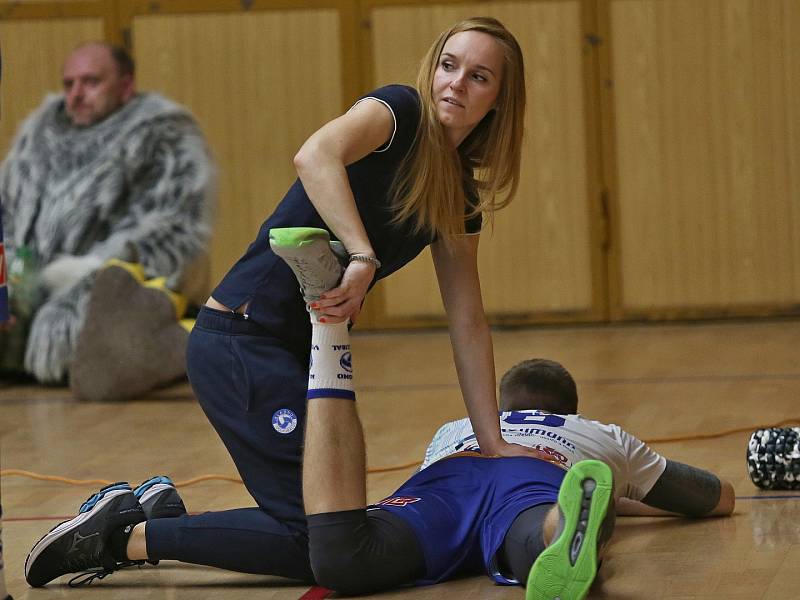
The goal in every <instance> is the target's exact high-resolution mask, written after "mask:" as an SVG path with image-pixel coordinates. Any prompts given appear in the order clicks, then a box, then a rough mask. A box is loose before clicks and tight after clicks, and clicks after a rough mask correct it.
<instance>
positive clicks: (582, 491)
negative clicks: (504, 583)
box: [525, 460, 616, 600]
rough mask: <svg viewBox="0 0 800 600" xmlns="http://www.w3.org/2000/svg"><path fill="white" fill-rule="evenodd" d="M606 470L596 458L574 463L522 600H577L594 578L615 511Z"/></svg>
mask: <svg viewBox="0 0 800 600" xmlns="http://www.w3.org/2000/svg"><path fill="white" fill-rule="evenodd" d="M613 487H614V481H613V476H612V475H611V469H610V468H609V467H608V465H606V464H605V463H603V462H600V461H598V460H584V461H581V462H578V463H575V464H574V465H573V466H572V468H571V469H570V470H569V472H568V473H567V475H566V476H565V477H564V481H563V482H562V483H561V489H560V490H559V492H558V508H559V510H560V512H561V518H560V519H559V528H558V531H557V532H556V536H555V540H554V541H553V542H552V543H551V544H550V545H549V546H548V547H547V548H545V549H544V551H543V552H542V553H541V554H540V555H539V557H538V558H537V559H536V562H534V563H533V567H531V571H530V574H529V575H528V585H527V588H526V590H525V599H526V600H582V599H583V598H585V597H586V594H587V593H588V592H589V587H590V586H591V585H592V582H593V581H594V578H595V575H596V574H597V561H598V552H599V550H600V548H601V547H602V546H603V545H605V543H606V542H607V541H608V539H609V538H610V537H611V532H612V531H613V527H614V520H615V515H616V513H615V511H614V496H613Z"/></svg>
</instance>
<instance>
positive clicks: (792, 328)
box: [0, 320, 800, 600]
mask: <svg viewBox="0 0 800 600" xmlns="http://www.w3.org/2000/svg"><path fill="white" fill-rule="evenodd" d="M353 345H354V360H355V365H356V373H357V388H358V390H359V400H358V402H359V407H360V410H361V415H362V418H363V421H364V425H365V429H366V435H367V444H368V452H369V458H368V460H369V465H370V466H371V467H384V466H392V465H400V464H404V463H409V462H412V461H415V460H418V459H419V458H420V457H421V455H422V452H423V450H424V448H425V446H426V444H427V442H428V440H429V439H430V437H431V435H432V434H433V433H434V431H435V430H436V429H437V427H438V426H439V425H440V424H441V423H442V422H443V421H444V420H446V419H453V418H458V417H461V416H463V410H464V409H463V406H462V403H461V400H460V398H459V391H458V388H457V386H456V385H455V376H454V372H453V368H452V366H451V363H450V349H449V345H448V340H447V337H446V334H445V333H441V332H435V333H422V334H391V335H389V334H380V335H378V334H362V335H359V336H356V337H355V339H354V342H353ZM495 354H496V361H497V367H498V374H499V373H502V371H503V370H505V369H506V368H508V367H509V366H511V365H512V364H514V363H515V362H517V361H519V360H522V359H525V358H530V357H535V356H541V357H548V358H553V359H556V360H559V361H561V362H562V363H563V364H564V365H565V366H567V368H569V369H570V370H571V371H572V373H573V374H574V376H575V378H576V380H577V382H578V388H579V392H580V395H581V412H582V413H583V414H584V415H587V416H590V417H592V418H596V419H600V420H603V421H611V422H615V423H618V424H620V425H622V426H623V427H625V428H626V429H628V430H629V431H631V432H633V433H635V434H636V435H638V436H639V437H641V438H643V439H645V440H648V439H653V438H659V437H665V436H678V435H687V434H705V433H711V432H717V431H723V430H728V429H733V428H739V427H744V428H748V429H755V428H757V427H758V426H761V425H765V424H771V423H775V422H777V421H780V420H782V419H787V418H790V417H800V321H792V320H773V321H752V322H721V323H706V324H700V325H698V324H685V325H684V324H679V325H649V326H640V325H626V326H608V327H606V326H586V327H573V328H564V327H558V328H538V329H524V330H506V331H502V330H501V331H497V332H495ZM0 434H2V454H0V459H1V461H2V462H0V464H1V465H2V467H3V468H4V469H11V468H16V469H26V470H30V471H35V472H39V473H46V474H51V475H62V476H66V477H70V478H100V479H108V480H112V481H118V480H128V481H131V482H134V483H138V482H139V481H141V480H143V479H145V478H147V477H148V476H150V475H151V474H158V473H167V474H169V475H171V476H172V477H173V478H174V479H175V480H186V479H189V478H192V477H194V476H198V475H203V474H207V473H218V474H225V475H235V472H234V469H233V466H232V463H231V462H230V459H229V458H228V457H227V455H226V452H225V450H224V449H223V447H222V445H221V443H220V442H219V441H218V440H217V438H216V436H215V434H214V432H213V431H212V429H211V427H210V426H209V425H208V423H207V422H206V421H205V418H204V417H203V415H202V413H201V411H200V410H199V408H198V407H197V405H196V404H195V402H194V400H193V398H192V394H191V391H190V389H189V388H188V386H187V385H185V384H180V385H177V386H174V387H171V388H168V389H165V390H162V391H160V392H158V393H156V394H152V395H151V396H150V397H148V398H146V399H143V400H140V401H136V402H126V403H122V404H100V403H81V402H77V401H75V400H73V399H72V398H71V397H70V394H69V390H67V389H65V388H39V387H33V386H29V387H10V386H8V385H7V384H6V385H3V384H0ZM747 439H748V433H740V434H733V435H728V436H726V437H722V438H719V439H713V440H706V441H689V442H680V443H658V444H655V445H654V447H655V448H656V449H657V450H658V451H660V452H662V453H663V454H665V455H666V456H668V457H671V458H674V459H676V460H680V461H683V462H688V463H692V464H695V465H698V466H702V467H705V468H708V469H711V470H713V471H715V472H717V473H719V474H720V475H721V476H723V477H725V478H727V479H729V480H731V481H732V482H733V484H734V486H735V488H736V493H737V496H738V503H737V509H736V514H735V515H734V517H732V518H730V519H715V520H694V521H692V520H682V519H641V518H640V519H634V518H621V519H619V520H618V527H617V531H616V533H615V541H614V542H613V544H612V546H611V549H610V553H609V556H608V558H607V559H606V561H605V564H604V565H603V568H602V570H601V573H600V576H599V578H598V581H597V582H596V584H595V586H594V587H593V589H592V592H591V594H590V596H589V597H590V598H613V599H615V600H633V599H642V600H653V599H670V600H678V599H681V600H683V599H689V598H694V599H708V600H710V599H720V600H722V599H724V600H739V599H741V600H754V599H758V598H780V599H788V598H800V568H798V565H800V505H798V498H800V494H793V493H787V492H784V493H765V492H760V491H759V490H757V489H756V488H755V487H754V486H753V485H752V484H751V482H750V480H749V478H748V475H747V471H746V467H745V448H746V442H747ZM409 473H410V470H409V469H406V470H402V471H396V472H389V473H381V474H374V475H370V477H369V498H370V500H377V499H379V498H381V497H383V496H384V495H387V494H389V493H391V492H392V491H393V489H394V487H395V486H396V485H397V484H399V483H400V482H401V481H402V480H403V479H404V478H405V477H406V476H407V475H408V474H409ZM95 487H98V486H92V485H88V486H79V487H74V486H69V485H65V484H61V483H54V482H43V481H35V480H31V479H27V478H23V477H18V476H7V477H4V478H3V480H2V494H3V496H2V500H3V508H4V510H5V511H6V514H5V517H6V522H5V523H4V532H3V537H4V539H3V541H4V542H5V559H6V571H7V572H6V578H7V580H8V581H7V583H8V586H9V588H10V591H11V592H12V593H13V595H14V596H15V598H16V599H17V600H20V599H23V600H25V599H27V600H45V599H48V598H62V597H63V598H75V599H78V598H91V599H93V600H106V599H112V598H113V599H131V598H154V599H155V598H158V599H162V598H163V599H170V600H204V599H212V598H213V599H222V600H233V599H239V598H259V599H261V600H267V599H272V598H276V599H277V598H279V599H289V598H300V597H301V596H303V595H304V594H305V593H306V592H307V591H308V589H309V588H308V586H300V585H296V584H293V583H291V582H287V581H284V580H281V579H277V578H269V577H256V576H246V575H240V574H235V573H226V572H223V571H218V570H215V569H208V568H198V567H193V566H187V565H181V564H177V563H172V564H167V563H162V565H160V566H158V567H146V568H142V569H141V570H136V569H133V570H127V571H123V572H119V573H116V574H114V575H113V576H112V577H109V578H107V579H105V580H104V581H101V582H96V583H95V584H93V585H92V586H91V587H90V588H89V589H79V590H73V589H69V588H67V587H66V585H65V583H64V582H63V580H60V581H59V582H57V583H54V584H51V585H50V586H48V587H47V588H44V589H38V590H32V589H29V588H28V587H27V585H26V584H25V582H24V579H23V563H24V560H25V556H26V554H27V552H28V550H29V549H30V548H31V546H32V545H33V543H35V542H36V540H37V539H38V538H39V537H40V536H41V535H42V534H43V533H44V532H45V531H47V530H48V529H50V528H51V527H52V526H53V525H55V524H56V523H57V522H58V521H59V520H62V519H64V518H66V517H67V516H71V515H72V514H73V513H74V511H75V510H76V509H77V507H78V505H79V504H80V503H81V502H82V501H83V500H85V499H86V497H88V496H89V495H90V494H91V493H92V491H93V489H94V488H95ZM181 493H182V495H183V497H184V499H185V500H186V504H187V506H188V507H189V509H190V510H191V511H205V510H215V509H222V508H231V507H234V506H245V505H251V502H250V501H249V499H248V496H247V494H246V493H245V492H244V490H243V488H242V487H241V486H240V485H239V484H235V483H228V482H224V481H209V482H205V483H200V484H196V485H193V486H188V487H184V488H182V489H181ZM380 597H381V598H386V599H390V598H404V599H405V598H408V599H419V598H430V599H434V598H435V599H436V600H440V599H441V598H471V599H484V598H486V599H506V598H522V597H523V593H522V590H521V589H519V588H514V587H499V586H495V585H493V584H492V583H491V582H490V581H489V579H488V578H487V577H483V576H476V577H471V578H468V579H463V580H459V581H456V582H450V583H446V584H442V585H439V586H432V587H428V588H412V589H406V590H400V591H394V592H390V593H386V594H381V595H380Z"/></svg>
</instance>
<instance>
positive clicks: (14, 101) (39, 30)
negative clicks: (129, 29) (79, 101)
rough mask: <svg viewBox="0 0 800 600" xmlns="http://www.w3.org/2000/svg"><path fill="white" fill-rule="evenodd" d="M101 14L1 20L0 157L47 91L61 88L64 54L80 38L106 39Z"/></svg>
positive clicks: (57, 90) (78, 41) (79, 41)
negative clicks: (80, 16) (69, 17)
mask: <svg viewBox="0 0 800 600" xmlns="http://www.w3.org/2000/svg"><path fill="white" fill-rule="evenodd" d="M103 32H104V23H103V19H102V18H71V19H66V18H59V19H30V20H29V19H19V20H4V21H0V43H2V49H3V84H2V86H0V88H1V90H0V110H2V118H0V156H3V157H4V156H5V155H6V152H7V151H8V148H9V146H10V145H11V140H12V138H13V136H14V133H15V132H16V131H17V129H18V127H19V125H20V124H21V122H22V121H23V119H25V117H27V116H28V114H29V113H30V112H31V111H32V110H33V109H34V108H36V107H37V106H39V104H41V102H42V100H43V99H44V96H45V94H47V93H49V92H59V91H60V90H61V68H62V65H63V61H64V58H66V56H67V54H69V53H70V51H71V50H72V49H73V48H74V47H75V46H76V45H77V44H79V43H81V42H83V41H86V40H97V39H103Z"/></svg>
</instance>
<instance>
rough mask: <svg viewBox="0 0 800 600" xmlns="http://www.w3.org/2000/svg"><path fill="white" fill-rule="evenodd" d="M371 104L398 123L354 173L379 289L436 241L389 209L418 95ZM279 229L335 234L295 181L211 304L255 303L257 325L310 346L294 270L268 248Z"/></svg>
mask: <svg viewBox="0 0 800 600" xmlns="http://www.w3.org/2000/svg"><path fill="white" fill-rule="evenodd" d="M365 98H372V99H375V100H378V101H380V102H382V103H383V104H384V105H386V106H387V107H388V108H389V110H391V112H392V115H393V117H394V123H395V128H394V132H393V134H392V137H391V138H390V140H389V141H388V142H387V143H386V144H385V145H384V146H382V147H381V148H378V149H377V150H375V151H374V152H372V153H370V154H368V155H367V156H365V157H364V158H362V159H361V160H359V161H357V162H355V163H353V164H351V165H349V166H348V167H347V176H348V180H349V182H350V187H351V188H352V190H353V196H354V197H355V201H356V206H357V208H358V212H359V215H360V216H361V220H362V221H363V223H364V227H365V229H366V231H367V235H368V236H369V239H370V243H371V244H372V248H373V249H374V250H375V254H376V255H377V257H378V259H379V260H380V261H381V263H382V266H381V268H380V269H378V271H377V272H376V274H375V281H377V280H379V279H382V278H384V277H386V276H387V275H390V274H391V273H393V272H394V271H396V270H397V269H399V268H401V267H402V266H403V265H405V264H406V263H408V262H410V261H411V260H412V259H414V257H416V256H417V255H418V254H419V253H420V252H421V251H422V249H423V248H425V246H427V245H428V244H430V243H431V242H432V241H433V240H434V236H433V235H432V234H431V233H430V232H425V231H423V232H416V233H415V232H414V230H413V223H411V222H408V221H407V222H405V223H401V224H398V223H393V222H392V216H393V213H392V208H391V206H390V203H391V198H390V195H389V192H390V190H391V187H392V182H393V181H394V177H395V174H396V173H397V170H398V168H399V167H400V165H401V164H402V162H403V159H404V158H405V156H406V154H407V153H408V152H409V151H410V150H411V149H412V146H413V145H414V137H415V135H416V131H417V125H418V124H419V120H420V114H421V112H420V103H419V96H418V94H417V91H416V90H415V89H414V88H412V87H408V86H404V85H388V86H385V87H381V88H378V89H377V90H374V91H373V92H370V93H369V94H366V95H365V96H363V97H362V98H361V99H360V100H363V99H365ZM360 100H359V101H360ZM466 191H467V195H468V198H469V199H470V202H474V201H475V198H476V194H475V192H474V190H473V189H469V190H466ZM466 210H467V209H466V208H465V211H466ZM273 227H320V228H323V229H328V227H327V225H325V223H324V222H323V220H322V218H321V217H320V216H319V213H317V211H316V209H315V208H314V206H313V205H312V204H311V200H309V198H308V194H306V191H305V189H304V188H303V184H302V183H301V182H300V180H299V179H297V180H295V182H294V184H293V185H292V187H291V188H289V191H288V192H287V193H286V195H285V196H284V198H283V200H281V202H280V204H279V205H278V207H277V208H276V209H275V212H274V213H273V214H272V216H270V217H269V218H268V219H267V220H266V221H265V222H264V224H263V225H262V226H261V229H260V230H259V232H258V237H256V239H255V241H254V242H253V243H252V244H250V246H249V248H248V249H247V252H246V253H245V254H244V256H242V258H240V259H239V260H238V261H237V262H236V264H234V266H233V267H232V268H231V270H230V271H228V273H227V275H225V277H224V278H223V280H222V282H221V283H220V284H219V285H218V286H217V288H216V289H215V290H214V291H213V292H212V296H213V297H214V298H215V299H216V300H217V301H218V302H221V303H222V304H224V305H225V306H228V307H231V308H236V307H239V306H241V305H242V304H244V303H246V302H248V301H249V302H250V305H249V308H248V313H249V315H250V319H251V320H253V321H254V322H256V323H258V324H260V325H262V326H264V327H265V328H266V329H267V330H268V331H269V332H270V333H271V334H273V335H275V336H276V337H279V338H282V339H293V340H296V341H298V342H302V343H305V342H306V341H307V339H308V333H307V330H309V328H310V326H309V325H308V321H309V320H308V316H307V314H306V312H305V304H304V303H303V300H302V297H301V295H300V291H299V288H298V284H297V281H296V280H295V277H294V275H293V274H292V272H291V270H290V269H289V267H288V266H287V265H286V264H285V263H284V262H283V261H282V260H281V259H280V258H278V257H277V256H276V255H275V254H274V253H273V252H272V250H271V249H270V247H269V230H270V229H272V228H273ZM480 228H481V216H480V214H478V215H476V216H474V217H471V218H469V219H468V220H467V222H466V231H467V233H478V232H479V231H480ZM373 283H374V282H373ZM301 324H304V325H301Z"/></svg>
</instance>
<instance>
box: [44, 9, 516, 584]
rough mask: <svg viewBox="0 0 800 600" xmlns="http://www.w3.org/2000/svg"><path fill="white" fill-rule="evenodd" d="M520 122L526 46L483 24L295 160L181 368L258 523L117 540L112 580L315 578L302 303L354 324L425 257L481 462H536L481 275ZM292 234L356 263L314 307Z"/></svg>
mask: <svg viewBox="0 0 800 600" xmlns="http://www.w3.org/2000/svg"><path fill="white" fill-rule="evenodd" d="M524 113H525V78H524V66H523V59H522V53H521V51H520V48H519V45H518V44H517V41H516V40H515V39H514V36H513V35H512V34H511V33H510V32H509V31H508V30H507V29H506V28H505V27H504V26H503V25H502V23H500V22H499V21H497V20H495V19H492V18H487V17H478V18H473V19H467V20H464V21H462V22H460V23H458V24H456V25H455V26H453V27H452V28H450V29H448V30H447V31H444V32H443V33H442V34H441V35H440V36H439V37H438V38H437V39H436V41H435V42H434V43H433V45H432V46H431V48H430V50H429V51H428V53H427V54H426V56H425V58H424V60H423V63H422V65H421V68H420V72H419V77H418V79H417V86H416V88H413V87H410V86H404V85H389V86H384V87H381V88H378V89H376V90H373V91H372V92H370V93H368V94H366V95H365V96H363V97H362V98H361V99H359V100H358V101H357V102H356V103H355V104H354V105H353V106H352V107H351V108H350V110H349V111H348V112H347V113H346V114H344V115H342V116H340V117H338V118H336V119H334V120H332V121H330V122H329V123H327V124H325V125H324V126H322V127H321V128H320V129H319V130H318V131H316V132H315V133H314V134H312V135H311V136H310V137H309V138H308V140H306V142H305V143H304V144H303V146H302V147H301V148H300V150H299V152H298V153H297V155H296V156H295V158H294V164H295V167H296V169H297V174H298V179H297V180H296V181H295V183H294V185H292V187H291V188H290V190H289V191H288V193H287V194H286V196H285V197H284V199H283V200H282V201H281V203H280V204H279V206H278V207H277V209H276V210H275V212H274V213H273V214H272V216H270V217H269V218H268V219H267V221H266V222H265V223H264V224H263V225H262V227H261V229H260V231H259V234H258V237H257V238H256V240H255V241H254V242H253V243H252V244H251V245H250V247H249V248H248V250H247V251H246V252H245V254H244V255H243V256H242V258H241V259H239V261H238V262H237V263H236V264H235V265H234V266H233V267H232V268H231V270H230V271H229V272H228V273H227V275H225V277H224V278H223V280H222V282H221V283H220V284H219V285H218V286H217V288H216V289H215V290H214V291H213V292H212V294H211V297H210V298H209V299H208V301H207V303H206V305H205V306H204V307H203V308H202V310H201V312H200V314H199V316H198V319H197V324H196V326H195V328H194V330H193V331H192V334H191V336H190V338H189V348H188V353H187V365H188V372H189V379H190V381H191V383H192V386H193V389H194V391H195V394H196V396H197V398H198V400H199V402H200V404H201V406H202V408H203V410H204V411H205V412H206V415H207V416H208V418H209V420H210V421H211V423H212V424H213V425H214V427H215V429H216V430H217V432H218V434H219V435H220V437H221V438H222V440H223V442H224V443H225V445H226V447H227V449H228V451H229V452H230V454H231V456H232V458H233V460H234V462H235V463H236V466H237V468H238V470H239V473H240V475H241V477H242V479H243V480H244V483H245V485H246V486H247V489H248V491H249V493H250V494H251V495H252V496H253V498H254V499H255V501H256V503H257V504H258V508H253V509H240V510H234V511H225V512H211V513H205V514H202V515H184V516H181V517H178V518H171V519H166V518H165V519H156V518H153V519H150V520H148V521H145V522H142V523H139V524H138V525H136V526H135V527H134V528H133V529H132V531H130V532H126V533H125V534H124V535H123V536H122V537H121V538H120V537H114V536H112V537H113V539H114V540H115V542H114V544H112V545H114V547H116V548H123V549H124V551H119V550H118V551H117V552H116V553H113V552H112V554H114V556H113V560H110V559H106V560H105V562H103V565H105V568H106V569H108V564H114V561H116V563H117V564H119V563H120V562H124V561H136V560H151V561H154V560H164V559H175V560H183V561H187V562H194V563H200V564H206V565H213V566H218V567H222V568H227V569H234V570H239V571H246V572H254V573H267V574H274V575H282V576H285V577H292V578H299V579H312V578H313V574H312V572H311V569H310V566H309V561H308V534H307V526H306V518H305V513H304V507H303V498H302V491H301V466H302V446H303V430H304V423H305V416H306V395H307V394H310V393H311V390H310V389H309V380H310V376H311V377H313V372H312V373H311V374H310V373H309V347H310V341H311V325H310V322H309V315H308V313H307V310H306V301H310V309H311V310H312V311H313V318H315V319H316V320H318V322H319V323H322V324H329V325H331V326H339V327H341V326H342V324H343V323H345V322H347V321H350V322H352V323H355V322H356V321H357V320H358V316H359V312H360V310H361V306H362V303H363V301H364V297H365V295H366V293H367V291H368V290H369V289H370V287H371V286H372V285H373V284H374V283H375V282H376V281H377V280H379V279H382V278H384V277H386V276H388V275H390V274H391V273H393V272H394V271H396V270H398V269H400V268H401V267H403V266H404V265H405V264H407V263H408V262H410V261H411V260H412V259H413V258H414V257H415V256H417V255H418V254H419V253H420V252H421V251H422V250H423V249H424V248H425V247H426V246H428V245H430V246H431V251H432V255H433V261H434V265H435V268H436V275H437V279H438V283H439V288H440V290H441V295H442V299H443V302H444V307H445V309H446V311H447V316H448V322H449V329H450V337H451V343H452V348H453V356H454V361H455V365H456V369H457V373H458V378H459V383H460V387H461V391H462V394H463V397H464V402H465V404H466V408H467V411H468V413H469V417H470V420H471V422H472V423H473V425H474V429H475V433H476V436H477V441H478V443H479V444H480V448H481V451H482V452H483V453H484V454H487V455H501V456H514V455H530V450H529V449H527V448H523V447H522V446H517V445H514V444H508V443H506V442H505V441H504V440H503V438H502V437H501V435H500V428H499V423H498V413H497V400H496V395H495V371H494V358H493V349H492V341H491V334H490V331H489V326H488V323H487V320H486V316H485V314H484V310H483V304H482V300H481V292H480V283H479V278H478V268H477V255H478V239H479V237H480V236H479V235H478V234H479V233H480V230H481V223H482V221H483V220H484V217H485V218H486V219H491V216H492V214H493V212H494V211H495V210H496V209H498V208H500V207H502V206H505V205H506V204H507V203H508V202H510V201H511V199H512V197H513V195H514V193H515V192H516V189H517V184H518V181H519V171H520V153H521V144H522V128H523V118H524ZM289 227H308V228H320V229H323V230H325V232H327V233H326V234H325V236H324V237H325V239H324V240H323V241H324V244H325V250H327V237H328V235H329V236H330V237H331V238H332V239H335V240H338V241H339V242H341V244H342V245H343V247H344V249H346V253H347V254H346V255H345V256H346V258H345V261H344V262H345V267H344V271H343V274H342V276H341V280H340V282H339V284H338V285H337V286H336V287H334V288H333V289H330V290H328V291H326V292H325V293H323V294H321V295H316V296H315V295H312V294H309V293H307V294H306V297H305V301H304V297H303V294H302V293H301V291H298V287H297V281H296V279H295V276H294V274H293V272H292V269H291V268H290V267H289V266H288V265H287V264H286V263H284V262H283V261H282V260H281V259H280V258H279V257H278V256H277V255H276V254H275V252H273V251H272V250H271V248H270V243H269V235H270V230H273V229H276V228H289ZM312 246H313V244H312ZM306 291H308V290H306ZM323 329H324V328H323ZM315 330H316V328H315ZM343 361H344V357H343ZM342 364H343V365H345V364H346V363H345V362H342ZM349 395H352V391H350V392H349ZM345 396H348V394H345ZM165 485H166V484H165ZM118 491H119V490H117V492H118ZM173 492H174V488H173V489H172V490H169V491H168V493H169V494H170V495H172V494H173ZM115 493H116V492H115ZM164 493H167V492H166V491H165V492H164ZM171 497H172V496H171ZM95 506H97V507H99V506H105V508H103V509H100V508H92V509H91V511H90V514H89V515H88V516H87V515H85V514H84V515H81V517H80V518H81V523H82V526H81V527H82V529H81V535H82V536H86V535H90V534H91V531H90V529H91V527H90V525H92V523H94V521H93V519H97V520H99V519H100V518H101V516H102V515H103V514H105V513H103V512H102V511H103V510H105V511H108V510H111V509H109V508H107V507H108V506H111V504H108V505H102V503H100V502H98V503H97V504H96V505H95ZM95 512H96V513H97V516H95ZM64 531H71V529H70V528H69V527H65V529H64ZM104 535H105V534H104ZM114 535H115V536H116V534H114ZM65 568H66V567H65ZM53 573H54V577H55V576H57V575H58V569H54V570H53Z"/></svg>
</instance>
